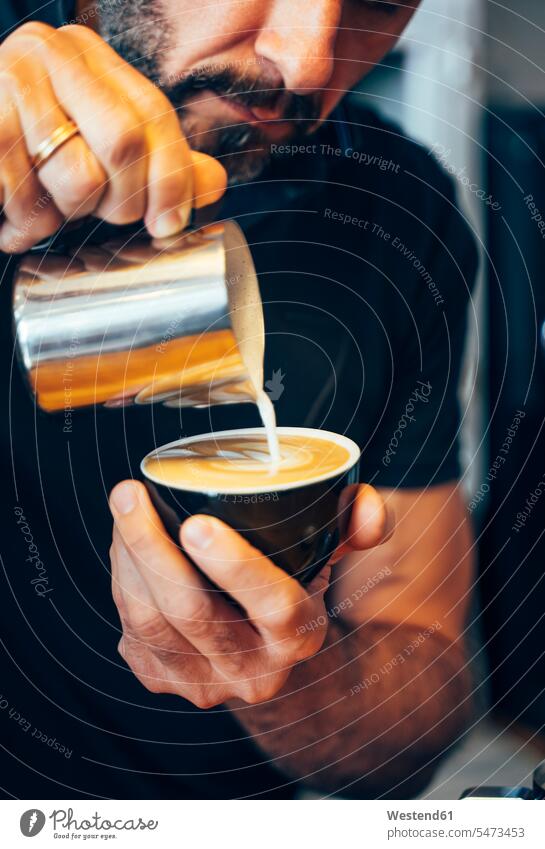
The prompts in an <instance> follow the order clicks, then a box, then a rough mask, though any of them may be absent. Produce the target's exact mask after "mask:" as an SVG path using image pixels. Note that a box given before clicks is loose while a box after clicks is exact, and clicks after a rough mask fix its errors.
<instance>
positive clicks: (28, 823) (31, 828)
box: [19, 808, 45, 837]
mask: <svg viewBox="0 0 545 849" xmlns="http://www.w3.org/2000/svg"><path fill="white" fill-rule="evenodd" d="M44 825H45V814H44V812H43V811H38V810H37V809H36V808H33V809H32V810H30V811H25V812H24V814H23V815H22V817H21V819H20V820H19V826H20V828H21V833H22V834H24V835H25V837H36V835H37V834H39V833H40V831H41V830H42V828H43V827H44Z"/></svg>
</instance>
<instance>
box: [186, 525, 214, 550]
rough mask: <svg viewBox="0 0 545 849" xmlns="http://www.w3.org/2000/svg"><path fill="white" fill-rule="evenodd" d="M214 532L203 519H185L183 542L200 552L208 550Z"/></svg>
mask: <svg viewBox="0 0 545 849" xmlns="http://www.w3.org/2000/svg"><path fill="white" fill-rule="evenodd" d="M213 537H214V531H213V530H212V527H211V525H210V523H209V522H207V521H206V520H205V519H199V518H198V517H195V518H193V519H187V520H186V522H185V524H184V542H186V543H187V544H188V545H190V546H191V547H192V548H199V549H201V550H203V549H205V548H208V546H209V545H211V543H212V539H213Z"/></svg>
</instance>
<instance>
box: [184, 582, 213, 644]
mask: <svg viewBox="0 0 545 849" xmlns="http://www.w3.org/2000/svg"><path fill="white" fill-rule="evenodd" d="M180 620H181V623H180V628H181V630H182V631H183V632H184V633H185V634H187V636H188V637H194V638H195V639H198V638H201V637H206V636H207V635H208V634H209V633H210V629H211V627H212V626H213V622H214V614H213V607H212V605H211V603H210V602H209V601H208V600H207V599H206V598H203V597H202V593H199V594H198V595H197V594H195V596H194V597H193V598H190V599H188V600H186V603H185V604H184V605H183V607H181V609H180Z"/></svg>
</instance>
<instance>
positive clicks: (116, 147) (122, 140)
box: [103, 126, 146, 171]
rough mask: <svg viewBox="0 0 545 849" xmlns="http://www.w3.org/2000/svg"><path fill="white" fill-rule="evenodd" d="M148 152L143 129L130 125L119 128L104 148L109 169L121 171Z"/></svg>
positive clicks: (105, 160)
mask: <svg viewBox="0 0 545 849" xmlns="http://www.w3.org/2000/svg"><path fill="white" fill-rule="evenodd" d="M145 153H146V141H145V137H144V132H143V129H142V128H140V127H137V126H129V127H125V128H123V129H121V130H119V131H118V132H117V133H116V134H115V136H114V138H113V139H112V141H111V142H110V144H108V145H106V147H105V149H104V157H103V158H104V162H105V164H106V167H107V168H108V170H109V171H121V170H123V168H126V167H127V166H128V165H132V164H133V163H134V162H138V161H139V160H140V159H142V157H143V156H144V155H145Z"/></svg>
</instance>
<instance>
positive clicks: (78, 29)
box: [57, 24, 96, 38]
mask: <svg viewBox="0 0 545 849" xmlns="http://www.w3.org/2000/svg"><path fill="white" fill-rule="evenodd" d="M57 32H59V33H61V34H63V35H67V36H70V37H75V38H89V37H90V36H89V33H91V34H92V35H96V33H94V32H93V30H92V29H91V28H90V27H86V26H84V25H83V24H65V25H64V26H62V27H58V29H57Z"/></svg>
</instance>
